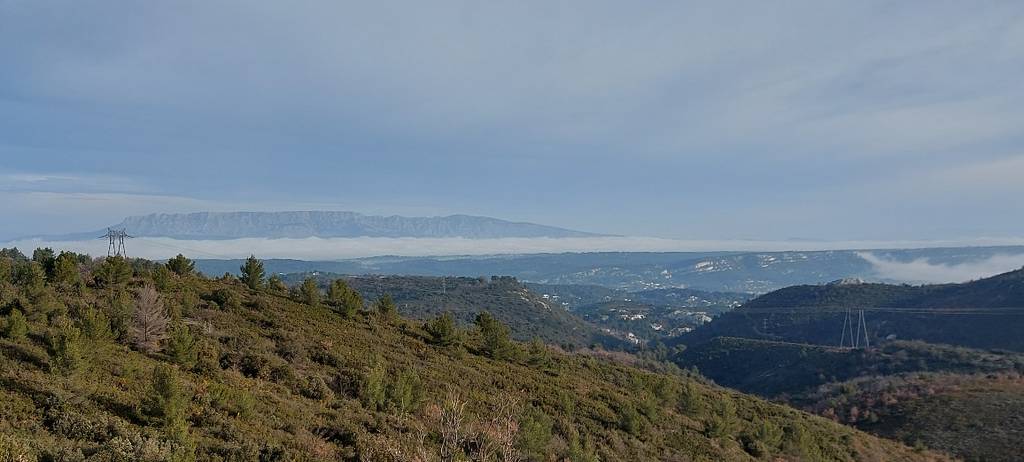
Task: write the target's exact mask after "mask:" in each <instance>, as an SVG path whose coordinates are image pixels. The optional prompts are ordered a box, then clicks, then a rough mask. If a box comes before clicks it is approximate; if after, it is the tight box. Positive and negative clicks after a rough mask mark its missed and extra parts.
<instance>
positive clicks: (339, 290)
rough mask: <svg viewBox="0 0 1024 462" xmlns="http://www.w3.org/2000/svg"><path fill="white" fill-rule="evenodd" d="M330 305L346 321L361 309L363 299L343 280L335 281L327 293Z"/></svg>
mask: <svg viewBox="0 0 1024 462" xmlns="http://www.w3.org/2000/svg"><path fill="white" fill-rule="evenodd" d="M327 299H328V300H329V301H330V302H331V305H332V306H334V307H335V309H336V310H337V311H338V313H340V314H341V315H342V317H344V318H346V319H351V318H352V317H354V316H355V315H356V313H358V312H359V309H360V308H362V307H363V297H362V296H361V295H359V292H358V291H356V290H355V289H353V288H352V287H351V286H349V285H348V283H346V282H345V280H344V279H335V280H334V281H333V282H331V286H330V288H329V289H328V291H327Z"/></svg>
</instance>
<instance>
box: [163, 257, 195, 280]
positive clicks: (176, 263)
mask: <svg viewBox="0 0 1024 462" xmlns="http://www.w3.org/2000/svg"><path fill="white" fill-rule="evenodd" d="M166 266H167V269H169V270H171V272H173V273H174V274H177V275H178V276H190V275H192V273H193V272H194V271H195V270H196V264H195V262H193V261H192V260H189V259H188V258H185V256H184V255H182V254H180V253H179V254H178V255H177V256H176V257H174V258H172V259H170V260H167V264H166Z"/></svg>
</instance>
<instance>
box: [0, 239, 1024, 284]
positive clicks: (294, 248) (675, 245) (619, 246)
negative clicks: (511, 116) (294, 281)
mask: <svg viewBox="0 0 1024 462" xmlns="http://www.w3.org/2000/svg"><path fill="white" fill-rule="evenodd" d="M0 245H2V246H4V247H12V246H16V247H18V248H20V249H22V250H23V251H24V250H29V251H31V250H32V249H34V248H36V247H52V248H54V249H56V250H73V251H76V252H84V253H88V254H91V255H93V256H101V255H106V252H107V241H106V240H103V239H96V240H87V241H43V240H22V241H14V242H8V243H5V244H0ZM965 245H1024V239H1011V240H1007V239H1000V240H973V241H885V242H881V241H829V242H818V241H753V240H750V241H739V240H725V241H712V240H677V239H661V238H648V237H585V238H503V239H464V238H371V237H359V238H329V239H323V238H303V239H264V238H248V239H231V240H177V239H169V238H137V239H129V240H127V241H126V246H127V248H128V253H129V255H130V256H133V257H143V258H149V259H165V258H169V257H172V256H174V255H177V254H178V253H181V254H184V255H186V256H188V257H191V258H223V259H228V258H244V257H247V256H249V255H250V254H255V255H257V256H259V257H261V258H293V259H300V260H340V259H347V258H359V257H371V256H380V255H399V256H444V255H491V254H525V253H558V252H614V251H623V252H685V251H698V252H707V251H764V252H769V251H786V250H797V251H813V250H842V249H901V248H923V247H957V246H965ZM862 256H864V258H865V259H868V261H871V262H872V263H875V264H876V267H878V271H879V273H880V275H884V274H897V273H898V272H900V271H904V272H906V271H909V270H901V268H905V267H907V268H914V267H925V268H927V262H925V263H923V264H921V263H917V264H913V263H911V264H906V263H891V262H885V261H883V260H880V259H878V258H875V257H874V256H873V255H871V254H869V253H865V254H863V255H862ZM872 258H873V259H874V260H872ZM1020 258H1021V260H1018V261H1021V262H1022V263H1016V265H1017V266H1018V267H1019V266H1020V265H1021V264H1024V257H1020ZM876 262H877V263H876ZM939 266H940V267H941V265H939ZM994 267H999V268H1003V267H1006V264H1004V265H994ZM985 268H987V267H985V266H984V265H978V268H976V269H975V270H973V271H963V272H959V273H958V272H955V271H952V270H951V271H950V272H949V273H946V274H951V275H955V277H953V278H952V279H948V280H960V279H961V278H968V279H969V278H970V277H971V276H973V275H975V274H978V272H979V271H984V269H985ZM906 274H910V275H914V276H915V277H917V276H920V277H921V279H920V280H922V281H935V280H940V279H936V278H934V277H924V276H931V275H937V274H941V273H928V272H927V271H920V272H910V273H906ZM992 274H994V273H992ZM899 279H901V280H903V279H905V278H899ZM907 280H911V279H907ZM912 280H918V279H912Z"/></svg>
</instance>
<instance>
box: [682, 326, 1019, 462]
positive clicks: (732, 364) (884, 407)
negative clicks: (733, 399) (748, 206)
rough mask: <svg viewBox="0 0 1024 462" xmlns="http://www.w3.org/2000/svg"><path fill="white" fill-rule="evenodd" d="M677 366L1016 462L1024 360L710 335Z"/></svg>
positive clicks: (920, 440)
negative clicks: (708, 338)
mask: <svg viewBox="0 0 1024 462" xmlns="http://www.w3.org/2000/svg"><path fill="white" fill-rule="evenodd" d="M676 360H677V363H678V364H680V365H682V366H686V367H692V368H697V369H698V370H699V371H700V372H701V373H702V374H703V375H705V376H707V377H709V378H712V379H714V380H715V382H716V383H718V384H721V385H725V386H728V387H731V388H735V389H738V390H742V391H745V392H748V393H754V394H757V395H760V396H764V397H769V398H772V399H774V400H778V401H783V402H787V403H789V404H791V405H793V406H795V407H797V408H800V409H804V410H806V411H808V412H814V413H817V414H819V415H821V416H823V417H826V418H829V419H833V420H835V421H837V422H841V423H846V424H849V425H853V426H856V427H857V428H859V429H861V430H864V431H867V432H869V433H872V434H876V435H879V436H883V437H886V438H893V439H898V440H900V441H903V442H904V443H906V444H908V445H912V446H917V445H924V446H927V447H929V448H933V449H939V450H943V451H947V452H949V453H951V454H954V455H956V456H958V457H961V458H963V459H965V460H979V461H980V460H984V461H1014V460H1017V457H1018V455H1019V454H1021V453H1022V451H1024V439H1022V438H1021V435H1024V419H1021V417H1020V416H1021V415H1024V414H1022V411H1024V380H1022V379H1021V374H1024V355H1019V354H1008V353H993V352H988V351H982V350H971V349H966V348H959V347H952V346H945V345H933V344H927V343H923V342H901V341H893V342H887V343H885V344H884V345H883V346H882V347H880V348H873V349H840V348H835V347H824V346H814V345H803V344H792V343H781V342H768V341H763V340H750V339H737V338H716V339H714V340H712V341H711V342H707V343H705V344H702V345H699V346H697V347H695V348H691V349H687V350H685V351H684V352H683V353H682V354H680V355H679V356H678V357H677V358H676Z"/></svg>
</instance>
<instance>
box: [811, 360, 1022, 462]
mask: <svg viewBox="0 0 1024 462" xmlns="http://www.w3.org/2000/svg"><path fill="white" fill-rule="evenodd" d="M792 402H793V404H794V405H797V406H799V407H802V408H804V409H807V410H809V411H812V412H816V413H819V414H821V415H823V416H826V417H829V418H832V419H835V420H836V421H838V422H844V423H847V424H849V425H853V426H855V427H857V428H860V429H863V430H865V431H868V432H871V433H874V434H877V435H881V436H885V437H888V438H893V439H898V440H901V441H904V442H906V443H907V444H910V445H915V444H920V445H924V446H927V447H930V448H935V449H940V450H943V451H946V452H949V453H951V454H954V455H956V456H958V457H962V458H963V459H965V460H969V461H992V462H1012V461H1016V460H1019V458H1020V454H1022V453H1024V417H1022V416H1024V378H1022V376H1021V375H1020V374H1019V373H1004V374H948V373H926V374H922V373H913V374H900V375H894V376H888V377H865V378H860V379H856V380H851V381H847V382H842V383H835V384H830V385H829V386H828V387H823V388H822V389H821V390H818V391H815V392H813V393H808V394H806V395H803V396H799V397H795V398H794V399H793V400H792Z"/></svg>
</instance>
